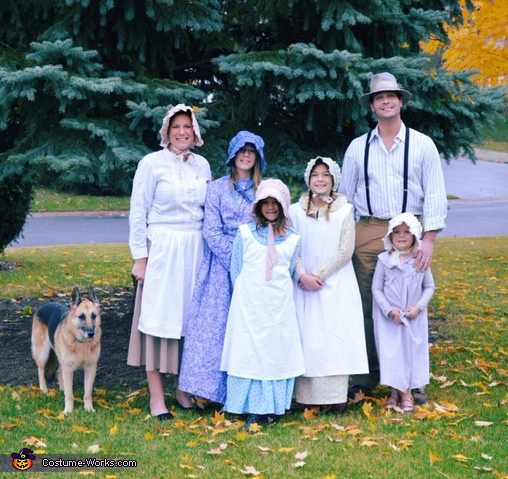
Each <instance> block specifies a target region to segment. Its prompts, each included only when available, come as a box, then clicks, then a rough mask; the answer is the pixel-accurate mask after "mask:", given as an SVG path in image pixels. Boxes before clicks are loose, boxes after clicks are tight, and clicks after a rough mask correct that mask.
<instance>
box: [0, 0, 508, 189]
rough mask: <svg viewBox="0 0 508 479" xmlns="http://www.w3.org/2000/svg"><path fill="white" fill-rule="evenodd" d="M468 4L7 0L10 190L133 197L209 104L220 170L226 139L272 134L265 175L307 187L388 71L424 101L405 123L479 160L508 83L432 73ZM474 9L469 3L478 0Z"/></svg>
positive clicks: (4, 88)
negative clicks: (314, 168) (174, 117)
mask: <svg viewBox="0 0 508 479" xmlns="http://www.w3.org/2000/svg"><path fill="white" fill-rule="evenodd" d="M461 3H463V2H462V1H461V0H425V1H424V0H365V1H362V2H349V1H346V0H315V1H312V2H309V1H308V0H249V1H246V0H192V1H188V0H53V1H52V2H40V1H36V0H5V1H3V2H2V3H1V5H0V15H1V19H2V21H1V23H0V105H1V108H0V130H1V131H2V136H1V138H0V181H2V178H6V177H7V176H8V175H22V176H23V177H24V178H25V179H27V180H29V181H33V182H34V183H36V184H50V185H56V186H58V188H60V189H66V188H67V189H72V190H73V191H77V192H85V193H92V194H93V193H101V194H104V193H106V194H128V193H129V191H130V184H131V180H132V175H133V172H134V170H135V167H136V164H137V162H138V161H139V159H140V158H141V157H142V156H143V155H144V154H146V153H147V152H149V151H152V150H154V149H157V148H158V141H157V131H158V129H159V127H160V122H161V119H162V116H163V115H164V113H165V111H166V110H167V107H168V106H169V105H174V104H176V103H182V102H183V103H189V104H193V105H195V106H199V111H198V118H199V121H200V125H201V126H202V129H203V133H204V139H205V145H204V147H202V148H201V149H200V153H202V154H204V156H205V157H207V158H208V159H209V160H210V162H211V164H212V170H213V173H214V175H215V176H219V175H221V174H223V172H224V170H223V163H224V157H225V151H226V148H227V143H228V140H229V139H230V138H231V137H232V136H233V135H234V134H235V133H236V132H237V131H238V130H240V129H250V130H253V131H255V132H256V133H258V134H260V135H262V136H263V137H264V139H265V141H266V144H267V146H266V154H267V158H268V165H269V168H268V171H267V175H274V176H280V177H282V178H283V179H285V180H288V179H289V180H290V179H291V178H290V177H291V176H295V177H296V178H297V181H298V183H299V184H301V174H302V168H303V165H304V164H305V163H306V162H307V161H308V160H309V159H310V158H312V157H314V156H316V155H318V154H320V155H326V156H331V157H333V158H335V159H338V160H339V161H341V159H342V155H343V153H344V151H345V149H346V147H347V145H348V144H349V142H350V141H351V140H352V139H353V138H354V137H355V136H357V135H358V134H360V133H363V132H365V131H367V129H368V128H370V127H371V126H372V125H373V124H374V121H373V118H372V117H371V115H370V113H369V112H366V111H363V110H361V108H360V105H359V103H358V97H359V96H360V95H361V94H362V93H364V92H366V91H367V90H368V86H369V85H368V84H369V79H370V76H371V75H372V73H376V72H380V71H390V72H392V73H393V74H394V75H395V76H396V77H397V79H398V81H399V83H400V84H401V85H402V86H403V87H404V88H407V89H408V90H410V91H411V92H412V93H413V97H412V99H411V103H410V105H408V106H407V107H405V112H403V119H404V121H405V122H406V124H408V125H409V126H412V127H414V128H416V129H418V130H420V131H422V132H424V133H426V134H428V135H430V136H431V137H432V138H433V139H434V140H435V142H436V144H437V146H438V148H439V150H440V151H441V153H442V154H443V155H444V156H445V157H446V158H447V159H449V158H451V157H453V156H456V155H459V154H462V153H465V154H466V155H468V156H470V157H471V158H473V159H474V151H473V149H472V146H473V144H475V143H478V142H479V141H480V133H479V131H480V127H481V126H484V125H485V124H486V123H488V122H489V121H491V120H492V119H494V118H495V116H496V114H497V113H498V112H500V111H502V109H503V108H504V107H506V97H505V93H506V90H505V89H503V88H501V87H497V88H488V89H481V88H479V87H478V86H477V85H475V84H474V83H473V82H472V81H471V80H470V76H471V73H472V72H468V71H466V72H453V71H447V70H445V69H443V68H441V67H435V66H434V64H433V59H432V58H431V57H430V56H427V55H426V54H424V53H422V51H421V49H420V44H421V42H422V41H427V40H428V39H429V38H431V37H432V38H434V39H437V40H439V41H441V42H443V43H444V44H446V43H447V42H448V38H447V33H446V32H447V26H448V25H459V24H460V22H462V19H463V16H462V11H461V7H460V5H461ZM466 7H467V8H472V4H471V1H470V0H466Z"/></svg>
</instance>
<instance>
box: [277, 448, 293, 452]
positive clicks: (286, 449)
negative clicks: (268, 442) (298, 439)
mask: <svg viewBox="0 0 508 479" xmlns="http://www.w3.org/2000/svg"><path fill="white" fill-rule="evenodd" d="M294 449H295V448H294V447H279V449H278V451H279V452H291V451H293V450H294Z"/></svg>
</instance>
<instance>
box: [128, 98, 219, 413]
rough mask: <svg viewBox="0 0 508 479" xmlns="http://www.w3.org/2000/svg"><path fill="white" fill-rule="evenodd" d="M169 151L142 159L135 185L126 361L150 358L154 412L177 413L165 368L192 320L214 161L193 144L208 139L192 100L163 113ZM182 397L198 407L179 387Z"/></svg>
mask: <svg viewBox="0 0 508 479" xmlns="http://www.w3.org/2000/svg"><path fill="white" fill-rule="evenodd" d="M160 135H161V138H162V141H161V146H162V147H163V149H162V150H159V151H156V152H154V153H150V154H148V155H146V156H145V157H144V158H142V159H141V161H140V162H139V164H138V167H137V170H136V174H135V176H134V181H133V185H132V195H131V204H130V215H129V225H130V235H129V246H130V250H131V254H132V257H133V258H134V266H133V267H132V275H133V276H134V277H135V278H136V279H137V282H138V288H137V292H136V304H135V311H134V317H133V324H132V330H131V338H130V343H129V352H128V358H127V364H129V365H131V366H140V365H145V367H146V375H147V380H148V389H149V392H150V412H151V414H152V416H154V417H157V418H158V419H161V420H166V419H171V418H172V417H173V416H172V414H171V413H170V412H169V411H168V408H167V406H166V403H165V399H164V385H163V374H165V373H172V374H176V375H177V374H178V371H179V365H180V354H181V349H182V343H183V338H184V337H185V333H186V319H187V315H188V313H189V308H190V302H191V298H192V293H193V289H194V284H195V280H196V276H197V269H198V266H199V264H200V262H201V258H202V255H203V248H204V245H203V237H202V234H201V228H202V225H203V216H204V211H203V208H204V204H205V195H206V188H207V183H208V182H209V181H210V179H211V173H210V165H209V164H208V161H207V160H206V159H205V158H203V157H202V156H200V155H197V154H196V153H194V152H193V151H192V150H191V148H193V147H194V146H201V145H202V144H203V140H202V139H201V134H200V131H199V126H198V123H197V121H196V117H195V115H194V111H193V109H192V107H190V106H186V105H182V104H180V105H177V106H175V107H173V108H171V109H170V110H169V111H168V113H167V114H166V116H165V117H164V120H163V123H162V128H161V130H160ZM176 396H177V401H178V402H179V403H180V404H182V405H183V406H184V407H189V406H191V405H192V404H191V401H190V398H189V397H188V396H187V395H186V393H184V392H183V391H180V390H178V389H177V391H176Z"/></svg>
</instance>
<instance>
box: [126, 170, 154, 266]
mask: <svg viewBox="0 0 508 479" xmlns="http://www.w3.org/2000/svg"><path fill="white" fill-rule="evenodd" d="M156 186H157V177H156V175H155V173H154V171H153V167H152V164H151V162H149V161H147V160H141V161H140V162H139V164H138V168H137V170H136V174H135V175H134V180H133V183H132V194H131V200H130V212H129V227H130V229H129V246H130V250H131V254H132V257H133V258H134V259H138V258H147V257H148V246H147V222H148V213H149V212H150V209H151V207H152V201H153V198H154V192H155V188H156Z"/></svg>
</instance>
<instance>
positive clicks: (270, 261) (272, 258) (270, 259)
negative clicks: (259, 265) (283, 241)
mask: <svg viewBox="0 0 508 479" xmlns="http://www.w3.org/2000/svg"><path fill="white" fill-rule="evenodd" d="M278 262H279V257H278V256H277V250H276V248H275V237H274V233H273V225H272V223H268V250H267V252H266V266H265V279H266V281H269V280H271V279H272V276H273V271H272V270H273V267H274V266H275V265H276V264H277V263H278Z"/></svg>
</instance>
